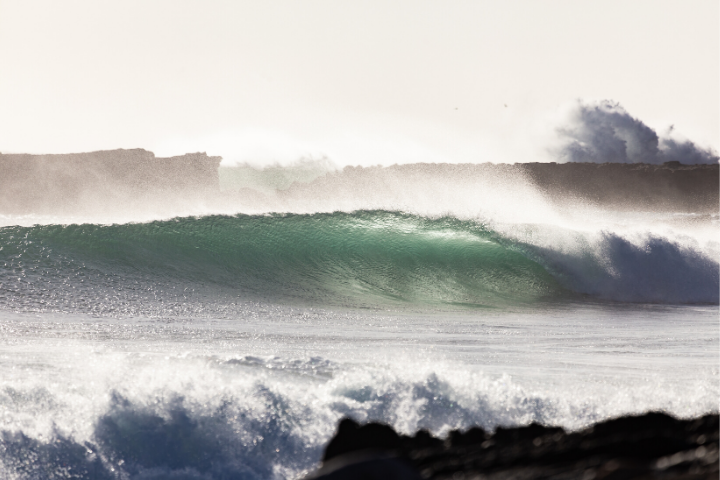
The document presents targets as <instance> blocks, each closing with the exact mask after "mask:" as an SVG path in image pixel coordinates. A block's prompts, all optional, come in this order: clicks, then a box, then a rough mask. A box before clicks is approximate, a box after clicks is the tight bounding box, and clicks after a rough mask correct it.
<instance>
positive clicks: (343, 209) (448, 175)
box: [0, 161, 720, 479]
mask: <svg viewBox="0 0 720 480" xmlns="http://www.w3.org/2000/svg"><path fill="white" fill-rule="evenodd" d="M494 172H495V173H493V174H492V175H483V176H477V175H472V174H471V173H472V172H471V171H470V170H467V169H466V170H464V169H463V168H462V167H461V166H456V167H448V166H444V167H443V166H416V167H413V166H410V167H408V168H402V169H400V168H394V169H393V168H388V167H371V168H364V169H353V168H346V169H344V170H336V169H334V168H333V167H332V166H331V165H328V164H327V163H326V162H322V161H320V162H305V163H300V164H296V165H290V166H285V167H282V166H276V167H272V168H258V167H252V166H247V165H246V166H238V167H221V169H220V185H221V186H222V188H223V191H222V192H220V194H218V195H216V196H213V197H207V198H203V199H201V200H197V199H194V198H193V199H189V198H186V199H182V198H178V199H176V201H173V202H167V201H161V199H158V200H157V201H148V202H143V203H142V204H138V203H137V202H136V203H134V200H133V199H132V198H125V199H122V200H123V201H118V199H117V198H115V197H113V200H112V201H111V202H106V203H102V202H90V203H88V205H87V208H83V209H74V210H73V209H70V208H68V209H67V213H62V212H61V213H57V212H55V213H53V214H43V215H39V214H27V215H16V214H3V213H1V212H0V329H1V331H2V334H1V335H0V476H2V477H3V478H11V479H21V478H22V479H24V478H38V479H40V478H53V479H54V478H108V479H131V478H132V479H164V478H167V479H170V478H172V479H210V478H247V479H256V478H257V479H265V478H278V479H280V478H283V479H284V478H288V479H292V478H300V477H302V476H303V475H304V474H305V473H307V472H309V471H311V470H312V469H314V468H315V467H316V466H317V462H318V461H319V459H320V457H321V454H322V450H323V448H324V446H325V444H326V443H327V442H328V440H329V439H330V437H331V436H332V434H333V432H334V429H335V426H336V424H337V422H338V421H339V420H340V419H341V418H343V417H345V416H349V417H352V418H354V419H356V420H358V421H370V420H375V421H381V422H384V423H388V424H390V425H392V426H393V427H394V428H395V429H396V430H398V431H399V432H402V433H406V434H413V433H415V432H417V431H418V430H419V429H428V430H430V431H431V432H432V433H434V434H436V435H440V436H442V435H444V434H446V433H447V432H448V431H450V430H452V429H466V428H469V427H471V426H473V425H480V426H482V427H483V428H486V429H489V430H492V429H493V428H495V427H497V426H500V425H522V424H528V423H530V422H533V421H534V422H539V423H543V424H547V425H559V426H563V427H565V428H567V429H570V430H573V429H579V428H582V427H585V426H587V425H589V424H591V423H593V422H596V421H599V420H603V419H607V418H611V417H615V416H618V415H622V414H628V413H642V412H646V411H651V410H661V411H665V412H668V413H670V414H673V415H675V416H678V417H683V418H688V417H692V416H696V415H701V414H704V413H708V412H717V398H718V393H719V390H718V387H719V385H718V375H719V372H718V370H719V369H718V362H717V345H718V341H719V340H720V338H719V334H718V328H717V316H718V301H719V298H718V296H719V291H720V282H719V278H718V277H719V273H718V260H717V259H718V253H720V252H719V248H720V245H718V242H717V227H718V214H717V210H714V211H710V212H707V211H702V212H693V211H674V210H668V209H665V208H663V209H655V210H652V209H650V210H649V209H647V208H646V207H645V206H643V207H642V208H633V205H627V204H624V205H621V204H620V203H621V202H620V201H619V202H618V205H615V206H612V207H608V206H607V205H605V206H603V205H597V204H593V203H592V202H588V201H585V200H583V199H580V198H575V199H568V198H551V197H549V196H548V195H547V194H545V193H543V192H541V191H539V190H538V189H537V188H535V187H534V186H533V184H532V182H531V181H530V180H529V179H528V178H527V177H526V176H525V175H524V174H523V173H522V172H519V171H515V170H513V169H512V168H510V167H508V168H507V169H505V170H503V169H497V170H495V171H494ZM60 210H62V209H60Z"/></svg>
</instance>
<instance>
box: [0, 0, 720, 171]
mask: <svg viewBox="0 0 720 480" xmlns="http://www.w3.org/2000/svg"><path fill="white" fill-rule="evenodd" d="M719 5H720V2H717V1H716V0H683V1H677V0H673V1H667V0H649V1H646V0H622V1H614V0H602V1H589V0H588V1H582V2H579V1H577V0H542V1H537V0H505V1H497V0H493V1H482V0H475V1H462V0H457V1H450V2H448V1H424V0H412V1H387V0H382V1H381V0H364V1H362V2H349V1H337V0H335V1H284V0H263V1H254V2H249V1H222V0H202V1H194V0H171V1H166V0H143V1H135V0H123V1H106V0H64V1H62V2H58V1H55V0H21V1H7V0H0V152H3V153H11V152H15V153H17V152H28V153H67V152H80V151H91V150H107V149H114V148H145V149H148V150H152V151H154V152H155V153H156V154H157V155H176V154H182V153H185V152H195V151H206V152H207V153H208V154H211V155H221V156H223V157H224V158H225V161H226V163H231V162H250V163H259V164H270V163H274V162H279V163H289V162H293V161H295V160H297V159H299V158H302V157H305V158H320V157H327V158H329V159H330V160H331V161H333V162H336V163H337V164H338V165H346V164H353V165H355V164H360V165H374V164H392V163H396V162H397V163H406V162H414V161H435V162H484V161H493V162H515V161H547V160H548V158H547V152H548V151H549V150H548V148H546V147H547V146H548V145H552V143H553V141H554V140H553V139H554V135H555V133H556V131H557V129H558V128H561V127H562V126H563V122H566V121H567V118H568V115H569V113H568V112H570V111H572V110H573V108H574V107H573V105H577V102H578V100H582V101H583V102H596V101H602V100H611V101H613V102H617V103H618V104H619V105H621V106H622V107H623V108H624V109H625V110H626V111H627V112H628V114H629V115H631V116H632V117H634V118H637V119H640V120H641V121H642V122H644V124H646V125H648V126H649V127H650V128H652V129H654V130H656V131H657V132H664V131H666V130H667V129H668V128H669V127H670V126H671V125H672V126H673V132H675V134H677V135H681V136H682V137H683V138H688V139H691V140H692V141H693V142H696V143H697V144H698V145H700V146H702V147H703V148H712V149H715V150H716V151H717V150H718V149H720V148H719V147H720V119H719V117H720V115H719V107H720V98H719V85H720V36H719V31H720V28H719V26H720V10H719Z"/></svg>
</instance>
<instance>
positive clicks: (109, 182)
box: [0, 149, 222, 213]
mask: <svg viewBox="0 0 720 480" xmlns="http://www.w3.org/2000/svg"><path fill="white" fill-rule="evenodd" d="M221 160H222V159H221V157H209V156H207V154H205V153H190V154H186V155H182V156H177V157H168V158H158V157H155V154H153V153H152V152H148V151H146V150H143V149H133V150H122V149H121V150H107V151H99V152H90V153H72V154H62V155H28V154H0V213H31V212H32V213H55V212H57V211H59V210H60V209H62V210H63V211H68V210H71V211H72V210H76V209H80V208H85V207H88V206H90V205H97V204H98V203H99V204H104V203H107V202H111V201H120V202H127V201H132V202H142V201H143V200H148V199H157V198H172V197H178V196H183V197H186V196H188V195H190V196H203V195H206V194H207V193H209V192H218V191H219V189H220V187H219V178H218V173H217V169H218V166H219V165H220V161H221Z"/></svg>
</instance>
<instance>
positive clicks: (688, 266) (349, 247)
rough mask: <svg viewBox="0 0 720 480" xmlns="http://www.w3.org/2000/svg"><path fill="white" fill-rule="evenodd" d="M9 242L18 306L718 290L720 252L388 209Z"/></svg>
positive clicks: (698, 294)
mask: <svg viewBox="0 0 720 480" xmlns="http://www.w3.org/2000/svg"><path fill="white" fill-rule="evenodd" d="M0 245H2V247H0V302H1V303H2V304H3V305H5V306H7V307H10V308H12V309H17V310H63V311H77V312H86V313H87V312H89V313H122V314H137V313H140V314H144V313H148V312H149V310H152V309H153V308H155V309H159V310H158V311H157V312H155V313H159V314H164V313H167V311H161V310H163V309H165V310H167V309H171V310H172V309H173V308H190V307H188V305H193V304H197V305H205V306H207V305H211V304H218V305H219V304H227V303H228V297H234V298H240V299H249V300H262V301H271V302H281V303H283V302H300V303H303V304H313V305H321V306H322V305H335V306H350V307H383V306H396V307H399V308H402V307H403V306H412V305H423V306H424V307H425V308H427V307H428V306H433V305H434V306H438V307H442V308H447V307H458V306H459V307H466V306H474V307H502V306H507V305H528V304H534V303H536V302H543V301H553V302H558V301H559V302H564V301H569V300H572V299H577V298H578V296H579V295H583V296H590V297H592V298H597V299H606V300H613V301H624V302H660V303H717V302H718V262H717V260H716V259H715V257H714V256H713V255H712V254H711V253H708V252H706V251H705V250H704V249H703V248H701V247H700V246H699V245H698V244H697V243H693V242H691V241H680V240H678V239H670V238H666V237H663V236H660V235H658V234H651V233H647V234H644V235H640V234H636V235H634V236H628V235H621V234H619V233H612V232H607V231H602V232H595V233H588V232H580V231H568V230H563V229H561V228H559V227H551V226H537V225H527V224H526V225H511V226H503V225H496V226H490V225H488V224H485V223H482V222H478V221H471V220H460V219H457V218H454V217H440V218H428V217H423V216H418V215H411V214H405V213H399V212H389V211H358V212H353V213H340V212H335V213H327V214H325V213H319V214H308V215H300V214H273V215H256V216H252V215H236V216H208V217H201V218H177V219H173V220H168V221H155V222H150V223H139V224H122V225H96V224H81V225H65V226H63V225H44V226H33V227H17V226H15V227H4V228H2V229H0ZM198 308H205V307H198ZM150 313H153V312H150ZM172 313H174V314H178V313H179V312H178V311H174V312H172ZM190 313H192V314H196V313H197V312H190Z"/></svg>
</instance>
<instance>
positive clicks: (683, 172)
mask: <svg viewBox="0 0 720 480" xmlns="http://www.w3.org/2000/svg"><path fill="white" fill-rule="evenodd" d="M518 167H519V168H520V169H521V170H522V171H523V172H525V174H527V175H528V177H529V178H530V179H531V181H532V182H533V183H534V184H535V185H536V186H537V187H539V188H540V190H542V191H543V192H545V193H546V194H547V195H548V196H549V197H550V198H551V199H554V200H557V201H568V200H572V199H578V200H583V201H586V202H589V203H592V204H595V205H597V206H600V207H604V206H606V207H612V208H616V209H628V210H653V211H655V210H666V211H668V210H669V211H685V212H717V211H718V204H719V202H720V196H719V195H718V190H719V188H718V185H719V182H720V176H719V173H720V170H719V165H718V164H715V165H681V164H680V163H678V162H668V163H664V164H662V165H648V164H642V163H640V164H627V163H561V164H556V163H524V164H519V165H518Z"/></svg>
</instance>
